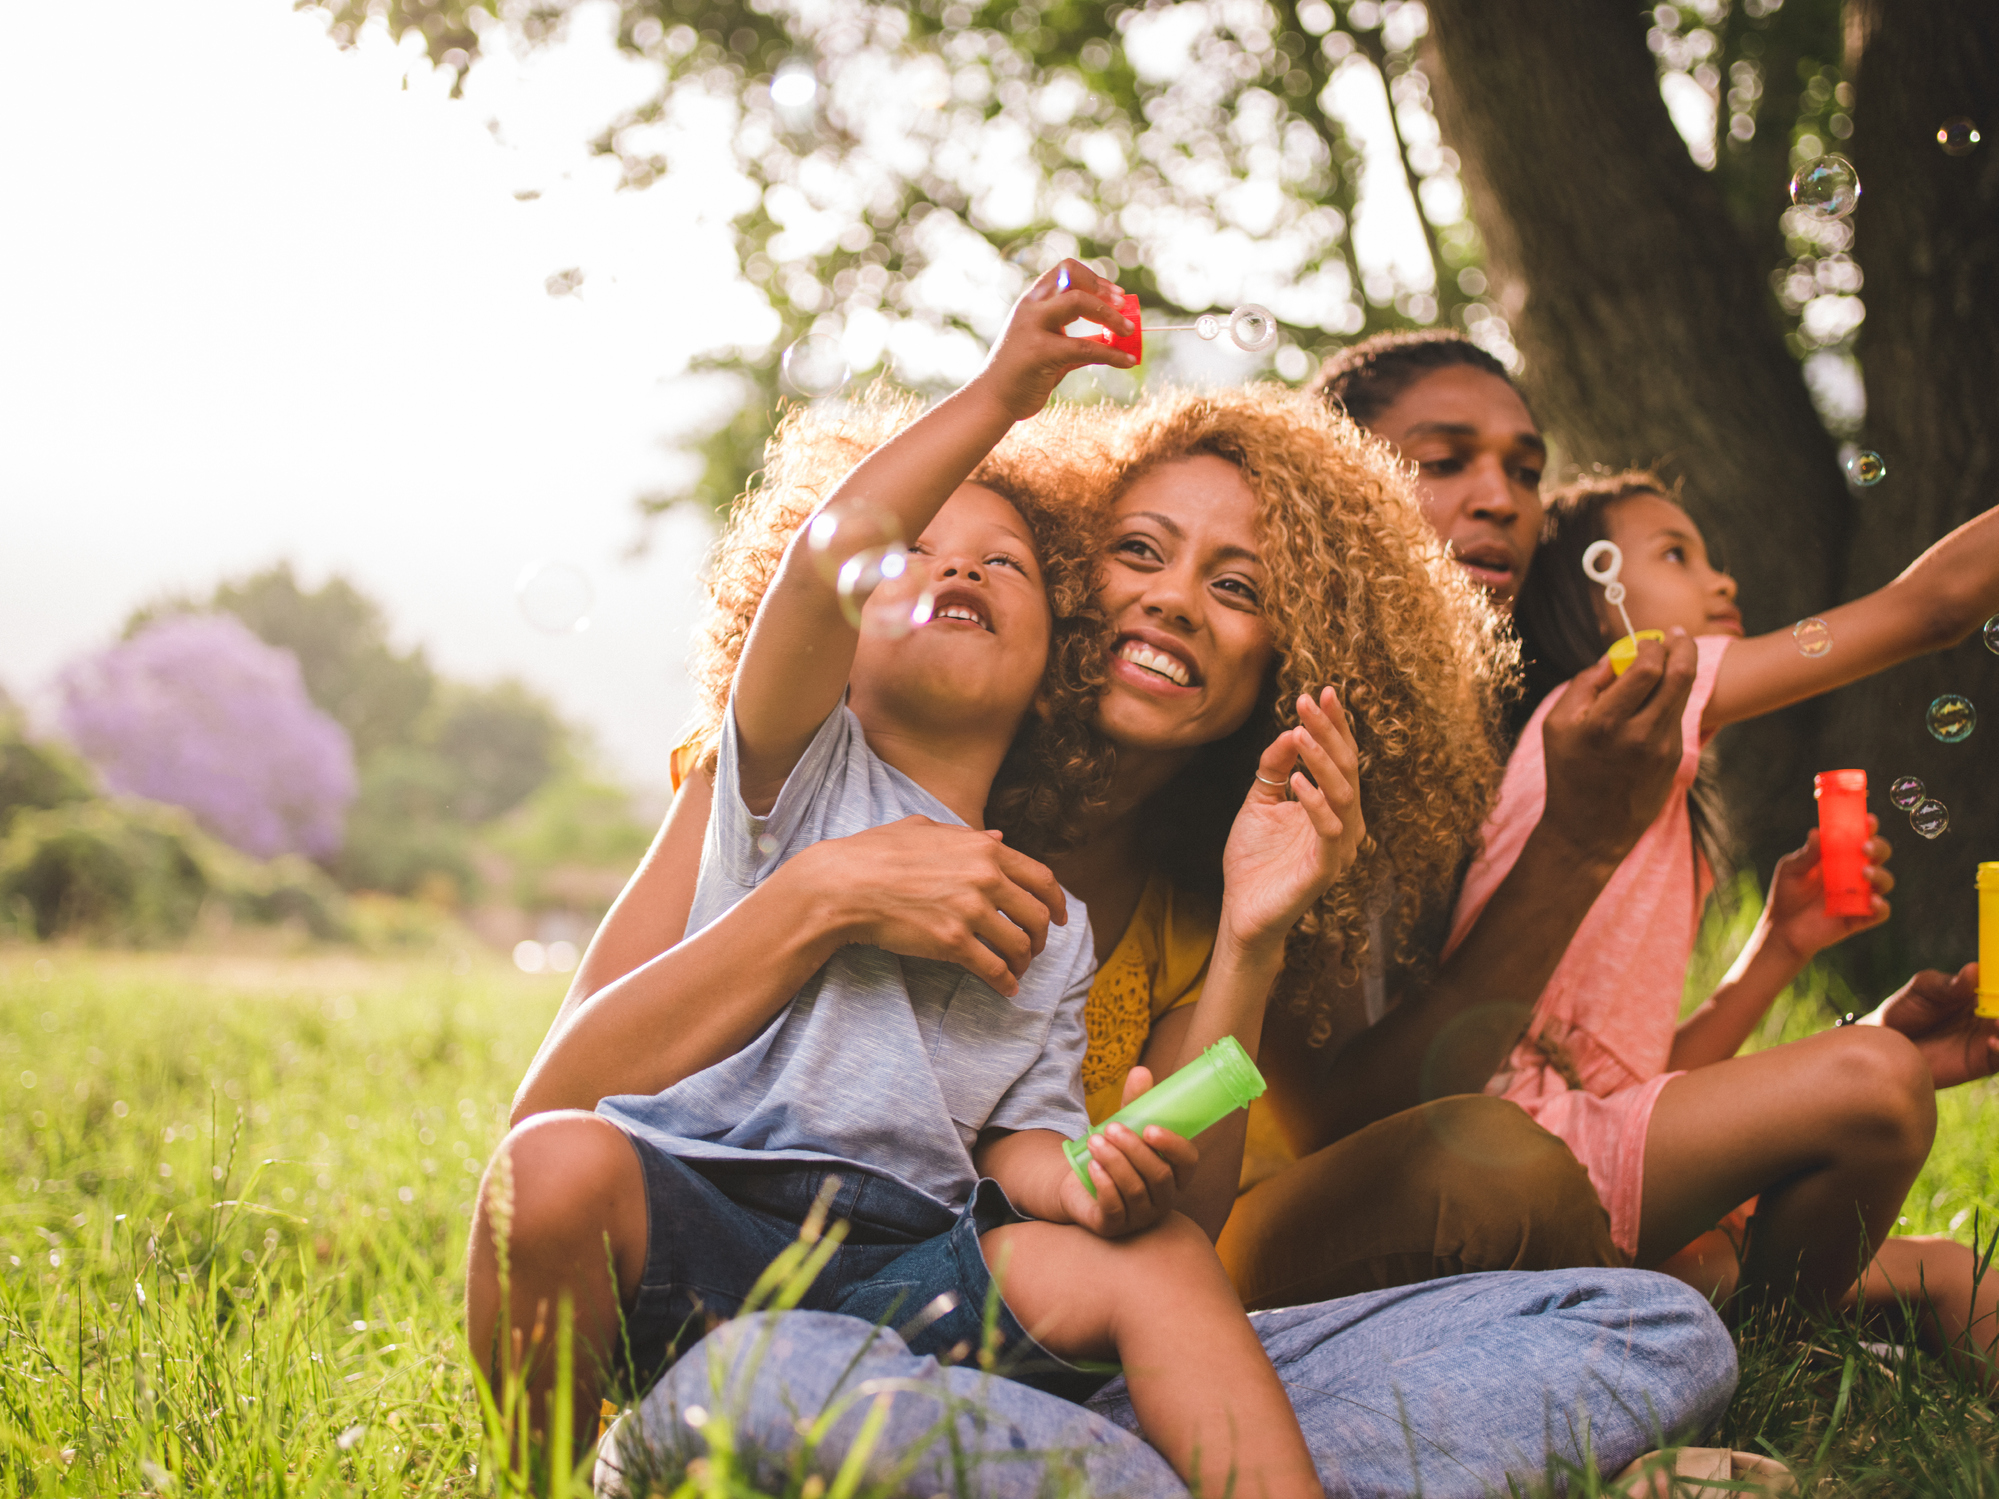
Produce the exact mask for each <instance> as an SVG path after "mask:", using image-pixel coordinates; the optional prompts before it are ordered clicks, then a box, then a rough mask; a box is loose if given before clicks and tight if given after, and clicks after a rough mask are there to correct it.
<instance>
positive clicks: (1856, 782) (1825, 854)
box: [1812, 770, 1874, 916]
mask: <svg viewBox="0 0 1999 1499" xmlns="http://www.w3.org/2000/svg"><path fill="white" fill-rule="evenodd" d="M1812 786H1813V790H1812V795H1813V796H1815V797H1817V798H1818V803H1819V872H1820V874H1821V875H1822V876H1823V877H1824V879H1825V913H1826V915H1828V916H1865V915H1867V914H1869V913H1870V912H1871V911H1873V909H1874V887H1873V886H1872V885H1871V884H1869V883H1868V882H1867V772H1866V771H1864V770H1822V771H1820V772H1819V773H1818V774H1817V775H1816V776H1814V777H1813V778H1812Z"/></svg>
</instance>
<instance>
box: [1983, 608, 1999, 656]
mask: <svg viewBox="0 0 1999 1499" xmlns="http://www.w3.org/2000/svg"><path fill="white" fill-rule="evenodd" d="M1985 649H1987V650H1988V651H1990V652H1992V654H1993V655H1995V656H1999V614H1995V615H1993V616H1992V617H1991V618H1990V619H1988V620H1986V621H1985Z"/></svg>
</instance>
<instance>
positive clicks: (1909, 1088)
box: [1827, 1025, 1937, 1160]
mask: <svg viewBox="0 0 1999 1499" xmlns="http://www.w3.org/2000/svg"><path fill="white" fill-rule="evenodd" d="M1834 1041H1835V1044H1836V1050H1835V1052H1834V1065H1833V1068H1832V1076H1831V1077H1830V1078H1828V1079H1827V1086H1828V1087H1829V1088H1830V1089H1831V1090H1832V1094H1833V1096H1834V1097H1835V1098H1837V1099H1838V1100H1839V1101H1840V1103H1841V1105H1842V1106H1843V1107H1842V1109H1841V1112H1842V1114H1843V1116H1844V1118H1845V1120H1846V1123H1847V1126H1848V1129H1849V1130H1850V1131H1852V1132H1853V1134H1854V1135H1855V1136H1856V1142H1855V1143H1861V1142H1863V1141H1864V1142H1865V1143H1869V1144H1874V1145H1877V1146H1879V1145H1885V1146H1887V1147H1889V1148H1892V1149H1897V1150H1900V1151H1901V1152H1903V1153H1905V1154H1908V1155H1911V1156H1913V1157H1915V1158H1916V1159H1917V1160H1921V1159H1922V1158H1923V1157H1924V1156H1926V1155H1928V1153H1929V1148H1930V1143H1931V1141H1932V1140H1933V1139H1935V1137H1936V1124H1937V1105H1936V1083H1935V1080H1934V1079H1933V1078H1932V1077H1931V1075H1930V1068H1929V1064H1928V1063H1927V1062H1925V1061H1924V1060H1923V1056H1922V1053H1921V1052H1919V1051H1917V1050H1916V1047H1915V1043H1914V1042H1912V1041H1910V1040H1909V1038H1908V1037H1907V1036H1904V1035H1902V1034H1900V1033H1899V1032H1897V1031H1891V1030H1889V1029H1887V1028H1886V1027H1885V1026H1871V1025H1869V1026H1858V1025H1857V1026H1849V1027H1847V1028H1846V1029H1844V1030H1841V1031H1837V1032H1835V1033H1834Z"/></svg>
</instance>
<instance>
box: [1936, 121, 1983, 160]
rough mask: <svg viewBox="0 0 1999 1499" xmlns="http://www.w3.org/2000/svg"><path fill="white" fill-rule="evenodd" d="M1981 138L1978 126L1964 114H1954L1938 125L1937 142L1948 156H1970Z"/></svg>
mask: <svg viewBox="0 0 1999 1499" xmlns="http://www.w3.org/2000/svg"><path fill="white" fill-rule="evenodd" d="M1980 139H1982V137H1981V136H1980V135H1979V134H1978V126H1977V125H1976V124H1975V123H1974V122H1973V121H1971V120H1970V119H1968V118H1966V117H1965V116H1964V115H1954V116H1952V117H1951V118H1950V119H1948V120H1945V121H1944V122H1943V124H1941V125H1939V126H1938V127H1937V144H1938V145H1939V146H1942V147H1943V153H1944V155H1946V156H1969V155H1970V154H1971V148H1972V147H1973V146H1975V145H1977V144H1978V142H1979V141H1980Z"/></svg>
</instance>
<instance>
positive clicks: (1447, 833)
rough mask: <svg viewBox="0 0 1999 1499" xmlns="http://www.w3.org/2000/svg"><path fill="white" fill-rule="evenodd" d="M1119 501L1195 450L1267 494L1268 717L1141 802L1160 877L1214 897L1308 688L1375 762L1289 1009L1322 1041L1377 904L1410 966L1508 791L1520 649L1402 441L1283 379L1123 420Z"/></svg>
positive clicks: (1263, 714)
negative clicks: (1443, 531) (1499, 789)
mask: <svg viewBox="0 0 1999 1499" xmlns="http://www.w3.org/2000/svg"><path fill="white" fill-rule="evenodd" d="M1116 437H1117V442H1116V449H1115V452H1114V454H1113V458H1112V462H1111V463H1110V465H1109V466H1108V468H1107V470H1106V473H1105V496H1106V502H1107V503H1110V502H1113V501H1114V500H1115V497H1116V496H1117V495H1119V494H1121V493H1122V492H1123V491H1124V490H1125V489H1127V488H1128V487H1129V486H1130V485H1131V483H1132V482H1133V481H1134V480H1135V479H1137V478H1138V477H1139V476H1140V475H1141V474H1144V473H1146V472H1147V471H1149V470H1151V469H1154V468H1157V467H1158V466H1159V465H1161V464H1166V463H1171V462H1173V461H1175V460H1177V459H1182V458H1188V457H1193V456H1195V455H1197V454H1213V455H1215V456H1217V457H1220V458H1222V459H1225V460H1226V461H1228V462H1229V463H1232V464H1234V465H1235V467H1236V468H1237V469H1238V470H1239V471H1240V472H1241V473H1242V476H1243V479H1244V482H1245V483H1246V484H1247V485H1248V486H1249V489H1250V492H1251V493H1252V494H1253V495H1254V496H1255V499H1256V512H1257V527H1258V533H1259V537H1260V541H1261V546H1260V551H1261V554H1262V559H1263V563H1264V569H1265V579H1266V582H1265V599H1264V606H1263V612H1264V618H1265V620H1266V622H1267V623H1268V625H1269V627H1270V631H1271V634H1272V636H1273V637H1274V639H1275V642H1276V647H1277V649H1276V656H1275V662H1274V665H1273V666H1272V668H1271V670H1270V672H1269V675H1268V677H1267V679H1266V680H1265V682H1264V683H1263V690H1262V692H1261V694H1260V696H1259V700H1258V707H1257V708H1256V710H1255V711H1254V712H1253V713H1252V714H1251V716H1250V719H1249V721H1248V722H1247V723H1245V724H1244V725H1242V727H1241V728H1240V729H1239V730H1237V731H1236V732H1235V733H1234V734H1232V735H1230V736H1229V737H1228V738H1226V739H1223V740H1221V741H1219V742H1217V743H1214V744H1210V745H1208V746H1206V747H1205V748H1204V749H1203V750H1202V751H1201V752H1200V754H1199V755H1197V756H1196V757H1195V759H1194V760H1193V762H1192V763H1191V764H1189V765H1188V766H1187V767H1186V768H1185V769H1184V770H1183V771H1182V772H1181V773H1180V774H1179V775H1178V776H1177V777H1176V778H1175V779H1174V780H1173V781H1172V782H1171V783H1170V784H1169V785H1167V786H1166V787H1165V788H1164V789H1163V790H1161V791H1160V792H1158V793H1157V794H1156V795H1155V796H1154V797H1153V798H1152V799H1151V800H1150V801H1149V802H1148V804H1147V805H1146V806H1145V807H1144V808H1142V809H1141V810H1140V813H1139V816H1140V825H1141V826H1142V827H1144V828H1145V829H1146V830H1147V836H1148V838H1149V841H1150V852H1151V855H1152V858H1153V860H1154V867H1155V868H1156V869H1158V870H1159V872H1161V873H1162V874H1164V875H1166V876H1168V877H1169V878H1171V879H1172V880H1173V881H1175V882H1176V883H1178V884H1181V885H1183V886H1186V887H1191V888H1194V889H1207V890H1210V891H1217V890H1218V889H1219V886H1220V882H1221V859H1222V850H1223V845H1224V844H1225V843H1226V842H1227V839H1228V833H1229V828H1230V825H1231V823H1232V822H1233V820H1234V817H1235V814H1236V812H1237V810H1238V809H1239V808H1240V807H1241V805H1242V801H1243V797H1244V795H1245V794H1246V793H1247V792H1248V790H1249V787H1250V781H1251V777H1252V776H1253V775H1254V773H1255V767H1256V761H1257V757H1258V756H1259V755H1260V754H1261V752H1262V751H1263V749H1264V748H1265V747H1266V746H1267V745H1268V744H1269V743H1270V740H1271V739H1272V738H1273V737H1274V736H1275V735H1276V734H1277V733H1278V731H1279V730H1281V729H1284V728H1289V727H1291V726H1292V725H1294V724H1295V723H1296V722H1297V712H1296V706H1295V705H1296V703H1297V700H1298V697H1299V696H1300V694H1302V693H1306V692H1316V691H1317V690H1318V689H1319V688H1321V687H1324V686H1326V685H1328V684H1330V685H1332V686H1333V687H1335V688H1337V689H1338V690H1339V694H1340V700H1341V702H1342V703H1344V704H1345V705H1346V710H1347V715H1348V717H1349V719H1350V720H1351V722H1352V724H1353V731H1354V738H1355V740H1356V743H1357V745H1358V747H1359V751H1360V797H1361V806H1362V810H1363V813H1364V815H1365V817H1366V821H1367V829H1368V837H1367V839H1366V841H1365V843H1364V845H1363V847H1362V850H1361V855H1360V857H1359V859H1358V860H1357V861H1356V862H1355V864H1354V866H1353V868H1351V869H1350V870H1348V871H1347V873H1346V874H1345V875H1344V876H1343V877H1342V878H1341V879H1340V880H1339V881H1337V882H1336V883H1335V884H1334V886H1333V888H1332V889H1331V890H1330V891H1328V892H1327V894H1326V896H1325V897H1324V898H1323V899H1322V900H1321V901H1320V902H1319V903H1318V905H1317V906H1316V907H1314V909H1313V910H1311V911H1310V912H1308V913H1307V914H1306V916H1305V918H1304V920H1303V921H1301V922H1300V923H1299V925H1298V927H1297V928H1296V929H1295V930H1294V931H1293V932H1292V934H1291V937H1290V940H1289V944H1288V947H1287V952H1286V964H1285V976H1284V979H1283V981H1282V986H1283V996H1284V998H1283V1002H1284V1003H1286V1004H1287V1005H1288V1006H1289V1007H1290V1008H1291V1009H1292V1010H1293V1011H1294V1012H1295V1013H1300V1014H1307V1015H1308V1016H1309V1020H1310V1024H1309V1026H1308V1035H1309V1036H1310V1037H1311V1039H1312V1041H1313V1043H1314V1044H1320V1043H1323V1041H1324V1040H1325V1039H1326V1037H1327V1036H1328V1035H1329V1034H1330V1032H1331V1028H1332V1020H1331V1003H1332V999H1333V996H1334V994H1335V992H1336V990H1337V988H1338V987H1339V986H1341V985H1344V984H1346V983H1350V982H1352V981H1353V979H1354V978H1355V977H1356V976H1357V975H1358V973H1359V971H1360V968H1361V963H1362V960H1363V958H1364V956H1365V954H1366V952H1367V946H1368V942H1369V940H1370V939H1369V930H1368V929H1369V924H1370V922H1369V909H1368V907H1369V898H1370V896H1371V895H1372V894H1373V893H1374V892H1375V891H1376V890H1377V889H1378V888H1380V887H1381V886H1382V885H1383V884H1384V883H1385V882H1392V883H1393V885H1394V887H1395V888H1396V889H1398V890H1399V892H1400V894H1401V899H1400V900H1399V901H1398V902H1397V904H1396V906H1395V914H1394V919H1393V922H1392V925H1391V928H1390V930H1389V931H1388V933H1387V944H1386V945H1387V947H1388V949H1389V950H1388V952H1387V953H1386V954H1385V955H1384V956H1385V957H1386V958H1388V959H1389V960H1391V961H1393V962H1396V963H1398V964H1410V963H1412V962H1413V961H1415V955H1414V952H1413V949H1414V945H1415V944H1414V943H1413V941H1412V936H1413V934H1414V933H1415V932H1416V931H1417V929H1418V927H1419V924H1420V923H1421V922H1422V921H1423V919H1424V917H1425V916H1426V914H1429V915H1432V916H1434V914H1435V913H1436V912H1437V911H1439V910H1440V909H1443V908H1444V907H1446V906H1447V903H1448V902H1449V900H1450V899H1451V897H1452V894H1453V891H1454V886H1455V881H1456V876H1457V872H1458V869H1459V867H1460V864H1461V862H1462V861H1463V859H1464V858H1465V857H1466V856H1467V854H1468V853H1469V852H1470V850H1471V848H1472V846H1473V843H1474V840H1475V839H1476V837H1477V834H1478V829H1479V826H1480V824H1481V822H1482V821H1483V819H1484V817H1485V814H1486V811H1487V809H1488V808H1489V806H1490V803H1491V798H1492V795H1493V793H1494V790H1495V788H1496V786H1497V783H1498V779H1499V757H1498V751H1497V747H1496V746H1497V742H1498V733H1499V718H1500V713H1501V706H1500V705H1501V701H1502V699H1503V697H1504V696H1505V695H1506V694H1507V693H1508V692H1509V691H1510V689H1511V688H1512V687H1513V685H1514V673H1515V659H1516V658H1515V654H1514V650H1513V646H1512V643H1511V637H1510V635H1509V634H1508V633H1507V631H1506V630H1505V628H1504V626H1503V623H1502V622H1501V621H1500V619H1499V618H1498V616H1497V615H1496V614H1495V613H1494V611H1493V610H1492V608H1491V606H1490V605H1489V604H1488V603H1487V601H1486V599H1485V596H1484V594H1483V593H1482V592H1481V591H1480V590H1479V589H1478V588H1477V587H1476V586H1474V585H1473V584H1472V583H1471V582H1470V581H1469V580H1468V579H1467V578H1466V577H1465V576H1464V573H1463V570H1462V569H1461V568H1458V567H1457V566H1455V565H1454V564H1452V563H1451V561H1450V560H1449V558H1448V556H1447V555H1446V553H1445V550H1444V547H1443V545H1442V543H1441V542H1440V541H1439V540H1438V539H1437V536H1436V533H1435V532H1433V531H1432V530H1431V529H1430V526H1429V524H1428V522H1426V521H1425V520H1424V518H1423V515H1422V512H1421V510H1420V509H1419V507H1418V505H1417V502H1416V498H1415V494H1414V492H1413V490H1412V488H1411V485H1410V480H1409V477H1408V474H1407V473H1406V471H1405V469H1404V467H1403V466H1402V465H1401V464H1400V463H1399V462H1398V461H1397V459H1396V457H1395V455H1394V452H1393V450H1392V449H1390V448H1389V447H1387V446H1386V445H1385V444H1383V443H1381V442H1380V441H1378V440H1377V439H1375V438H1372V437H1370V436H1369V435H1368V434H1367V433H1365V432H1363V431H1362V430H1361V429H1360V428H1359V427H1357V426H1355V425H1354V424H1353V423H1352V422H1351V421H1349V420H1347V419H1346V418H1345V417H1344V416H1341V415H1339V414H1337V413H1334V412H1331V411H1329V410H1327V409H1326V407H1325V406H1324V404H1323V403H1322V402H1321V401H1319V400H1318V399H1317V398H1315V397H1314V396H1312V395H1310V394H1307V393H1302V392H1292V391H1288V390H1285V389H1282V388H1281V387H1278V386H1275V385H1255V386H1250V387H1248V388H1244V389H1233V390H1221V391H1203V392H1187V393H1181V394H1173V395H1167V396H1162V397H1156V398H1151V399H1148V400H1146V401H1145V402H1143V403H1142V404H1140V405H1139V406H1137V407H1135V408H1133V409H1132V410H1131V411H1130V412H1128V413H1126V414H1125V416H1124V417H1123V418H1122V419H1121V421H1120V423H1119V429H1118V431H1117V434H1116Z"/></svg>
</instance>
